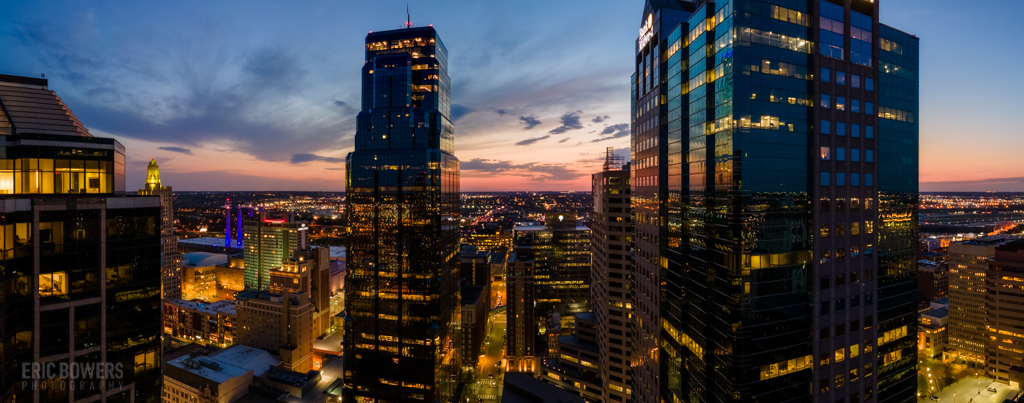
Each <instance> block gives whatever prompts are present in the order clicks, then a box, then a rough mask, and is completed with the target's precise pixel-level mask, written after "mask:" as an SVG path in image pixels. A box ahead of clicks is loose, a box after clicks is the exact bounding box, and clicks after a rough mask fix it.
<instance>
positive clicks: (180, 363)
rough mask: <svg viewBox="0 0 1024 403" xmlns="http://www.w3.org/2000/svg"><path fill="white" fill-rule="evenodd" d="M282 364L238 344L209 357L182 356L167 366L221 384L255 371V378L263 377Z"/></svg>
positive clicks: (256, 350)
mask: <svg viewBox="0 0 1024 403" xmlns="http://www.w3.org/2000/svg"><path fill="white" fill-rule="evenodd" d="M280 363H281V360H279V359H276V358H274V357H273V356H271V355H270V353H267V352H266V351H263V350H260V349H256V348H252V347H248V346H243V345H240V344H236V345H234V346H231V347H228V348H226V349H223V350H220V351H218V352H216V353H213V354H211V355H207V356H199V357H195V358H192V357H189V356H182V357H179V358H177V359H174V360H171V361H169V362H168V363H167V365H169V366H173V367H175V368H178V369H180V370H183V371H187V372H191V373H193V374H195V375H199V376H201V377H203V378H206V379H208V380H210V381H213V382H215V383H218V384H220V383H224V382H226V381H228V380H230V379H232V378H235V377H239V376H242V375H245V374H246V373H247V372H249V371H253V376H261V375H263V374H264V373H266V372H267V370H269V369H270V367H272V366H275V365H277V364H280Z"/></svg>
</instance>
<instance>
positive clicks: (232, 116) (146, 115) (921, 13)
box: [0, 0, 1024, 191]
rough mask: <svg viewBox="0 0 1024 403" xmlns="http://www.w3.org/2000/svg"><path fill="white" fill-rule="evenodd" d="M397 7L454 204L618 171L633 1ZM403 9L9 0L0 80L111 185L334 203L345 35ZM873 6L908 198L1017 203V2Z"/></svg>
mask: <svg viewBox="0 0 1024 403" xmlns="http://www.w3.org/2000/svg"><path fill="white" fill-rule="evenodd" d="M408 3H409V8H410V10H411V14H412V22H413V24H414V25H427V24H433V26H434V27H435V28H436V29H437V30H438V32H439V34H440V36H441V38H442V40H443V41H444V43H445V45H446V46H447V48H448V52H449V56H450V57H449V75H450V76H451V78H452V104H453V105H452V115H453V116H452V120H453V121H454V122H455V133H456V156H457V157H458V158H459V159H460V160H461V161H462V190H463V191H486V190H589V189H590V174H591V173H593V172H596V171H598V170H600V163H601V161H602V159H603V154H604V151H605V148H606V147H615V148H616V150H617V152H618V153H619V154H622V155H625V156H628V147H629V126H628V124H629V77H630V74H631V72H632V67H631V66H632V63H631V60H632V54H633V51H634V41H635V39H636V36H637V28H638V27H639V24H640V20H641V13H642V8H643V1H642V0H578V1H548V0H517V1H480V0H461V1H456V0H415V1H409V2H408ZM996 3H998V4H996ZM406 4H407V2H399V1H390V0H375V1H354V0H343V1H324V0H311V1H302V2H281V1H247V2H241V1H217V2H201V1H177V2H98V1H81V0H80V1H32V2H12V3H10V4H5V6H4V12H3V13H2V14H0V49H2V50H3V53H4V56H3V57H0V73H2V74H15V75H26V76H35V77H38V76H39V74H40V73H45V74H46V78H47V79H49V80H50V89H52V90H54V91H56V92H57V94H58V95H59V96H60V97H61V98H62V99H63V100H64V101H65V102H66V103H67V104H68V106H69V107H70V108H71V109H72V111H74V112H75V114H76V115H77V116H78V117H79V118H80V119H81V120H82V122H83V123H84V124H85V125H86V126H87V127H88V128H89V129H90V131H91V132H92V133H93V134H94V135H97V136H103V137H114V138H117V139H118V140H119V141H121V143H123V144H124V145H125V146H126V147H127V150H128V159H129V165H128V175H129V176H128V188H129V189H137V188H140V187H141V186H142V183H143V180H144V177H145V165H146V163H148V162H149V160H150V159H151V158H155V159H156V160H157V162H158V163H159V164H160V166H161V173H162V176H163V180H164V183H165V184H166V185H169V186H173V187H174V189H175V190H323V191H342V190H344V158H345V155H346V154H347V153H348V152H349V151H351V150H352V145H353V135H354V134H355V117H356V114H357V113H358V108H359V99H360V76H359V73H360V68H361V67H362V65H363V52H364V47H363V43H364V42H363V41H364V37H365V36H366V34H367V32H368V31H383V30H389V29H397V28H400V27H401V26H402V25H403V23H404V22H405V18H406V14H405V8H406ZM881 7H882V18H881V20H882V22H883V23H886V24H890V25H893V26H895V27H898V28H900V29H901V30H903V31H906V32H909V33H911V34H914V35H917V36H918V37H920V38H921V72H920V75H921V113H920V121H921V182H922V185H921V190H922V191H956V190H964V191H978V190H997V191H1024V158H1022V157H1021V154H1022V151H1024V133H1021V132H1022V131H1024V130H1022V129H1021V127H1022V125H1020V124H1015V123H1012V122H1011V120H1013V119H1015V118H1016V117H1019V116H1021V115H1022V113H1021V111H1020V109H1018V108H1020V106H1021V105H1022V104H1024V103H1022V101H1021V96H1020V92H1021V89H1022V88H1024V74H1022V73H1021V68H1020V66H1022V65H1024V53H1022V52H1020V44H1019V42H1020V38H1022V37H1024V24H1020V23H1019V20H1018V18H1019V16H1020V15H1022V14H1024V2H1021V1H1017V0H1000V1H991V2H986V5H985V6H984V7H976V6H973V5H972V4H971V3H968V2H963V1H954V0H881ZM993 10H999V11H998V12H993Z"/></svg>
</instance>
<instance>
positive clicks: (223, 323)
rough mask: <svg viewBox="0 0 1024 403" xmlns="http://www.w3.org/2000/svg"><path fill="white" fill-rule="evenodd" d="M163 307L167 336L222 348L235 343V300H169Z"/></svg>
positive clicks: (166, 300) (164, 302) (165, 301)
mask: <svg viewBox="0 0 1024 403" xmlns="http://www.w3.org/2000/svg"><path fill="white" fill-rule="evenodd" d="M163 304H164V333H166V334H167V335H169V336H171V337H173V338H175V339H178V340H183V341H187V342H190V343H198V344H202V345H207V344H212V345H216V346H220V347H226V346H230V345H232V344H233V343H234V338H235V335H234V322H235V320H236V317H237V315H236V312H235V301H232V300H223V301H217V302H214V303H206V302H201V301H186V300H183V299H177V298H169V299H165V300H164V301H163Z"/></svg>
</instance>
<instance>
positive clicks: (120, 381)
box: [0, 75, 167, 402]
mask: <svg viewBox="0 0 1024 403" xmlns="http://www.w3.org/2000/svg"><path fill="white" fill-rule="evenodd" d="M0 137H2V138H3V140H4V144H2V145H0V270H2V275H0V283H2V285H3V287H2V298H0V299H2V301H3V302H2V303H0V314H2V315H3V321H2V323H0V336H2V337H3V346H2V348H3V350H2V353H0V361H3V368H4V370H3V376H2V378H0V385H2V388H0V396H2V400H3V401H4V402H75V401H92V402H97V401H98V402H158V401H160V397H161V394H160V391H161V361H160V360H161V339H160V333H161V323H160V320H161V314H160V305H161V304H160V287H161V270H160V268H161V263H163V259H162V254H161V251H162V250H163V247H164V243H163V240H162V235H164V233H163V232H162V231H161V225H162V224H161V223H162V222H163V223H167V222H165V221H163V220H162V214H161V213H162V212H161V198H160V197H158V196H126V195H125V189H124V178H125V167H124V161H125V149H124V146H122V145H121V143H119V142H117V141H116V140H114V139H110V138H100V137H93V136H92V134H90V133H89V130H88V129H86V128H85V126H84V125H82V124H81V122H79V121H78V118H76V117H75V115H74V114H73V113H72V112H71V110H70V109H68V107H67V105H65V104H64V102H63V101H61V99H60V98H59V97H58V96H57V94H56V93H54V92H53V91H52V90H50V89H49V88H48V81H47V80H45V79H39V78H30V77H18V76H7V75H0ZM61 367H63V368H64V373H63V374H62V373H61V370H60V368H61ZM72 367H73V368H75V369H76V370H74V371H72V370H70V368H72ZM26 368H27V369H28V370H26ZM32 368H36V369H37V370H35V371H32ZM44 368H50V370H46V369H44ZM87 368H88V369H89V372H81V371H85V370H86V369H87ZM106 369H109V370H110V371H107V370H106ZM78 370H81V371H78Z"/></svg>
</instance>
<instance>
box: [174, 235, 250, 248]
mask: <svg viewBox="0 0 1024 403" xmlns="http://www.w3.org/2000/svg"><path fill="white" fill-rule="evenodd" d="M236 242H237V241H236V240H235V239H232V240H231V247H232V248H240V246H236V245H237V243H236ZM178 243H189V244H193V245H202V246H219V247H224V237H216V236H204V237H199V238H180V239H178Z"/></svg>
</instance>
